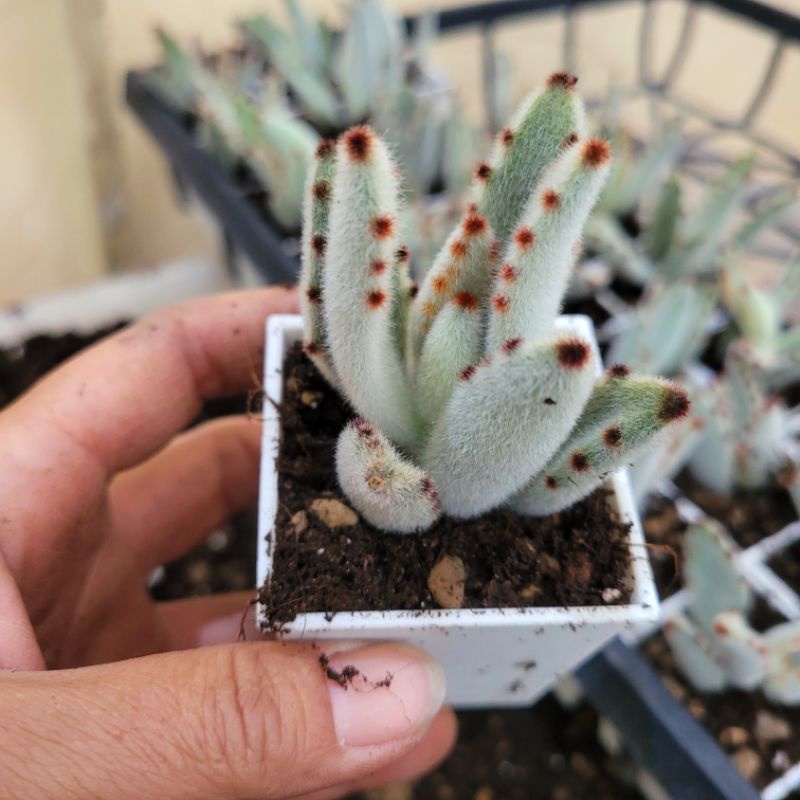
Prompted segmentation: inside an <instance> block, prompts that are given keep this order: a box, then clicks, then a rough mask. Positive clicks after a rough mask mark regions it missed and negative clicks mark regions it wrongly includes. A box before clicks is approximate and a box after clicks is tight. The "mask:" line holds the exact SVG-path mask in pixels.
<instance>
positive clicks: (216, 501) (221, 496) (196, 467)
mask: <svg viewBox="0 0 800 800" xmlns="http://www.w3.org/2000/svg"><path fill="white" fill-rule="evenodd" d="M260 437H261V425H260V424H258V422H257V421H256V420H254V419H249V418H247V417H229V418H226V419H220V420H214V421H213V422H207V423H206V424H204V425H201V426H200V427H199V428H195V429H194V430H191V431H188V432H187V433H184V434H181V435H180V436H179V437H178V438H177V439H175V440H174V441H173V442H172V443H170V444H169V445H168V446H167V447H166V449H164V450H162V451H161V452H160V453H159V454H158V455H156V456H153V458H151V459H149V460H148V461H146V462H145V463H144V464H141V465H140V466H138V467H135V468H134V469H131V470H128V471H127V472H123V473H122V474H120V475H119V476H117V478H116V479H115V480H114V482H113V483H112V485H111V510H112V515H113V520H114V533H115V535H116V536H119V537H120V538H122V539H124V540H125V542H126V543H127V546H128V548H129V549H130V550H132V551H133V552H134V553H135V554H136V555H137V556H138V558H139V561H140V563H141V564H142V568H143V569H144V570H145V571H147V572H149V571H150V570H151V569H153V568H154V567H156V566H158V565H159V564H163V563H165V562H167V561H171V560H172V559H174V558H177V557H178V556H180V555H182V554H183V553H185V552H186V551H187V550H189V549H190V548H191V547H193V546H194V545H195V544H197V543H198V542H201V541H203V539H205V538H206V537H207V536H208V535H209V534H210V533H212V532H213V531H214V530H215V529H216V528H217V527H219V525H220V524H222V523H223V522H225V521H226V520H227V519H228V518H229V517H230V516H231V515H232V514H234V513H236V512H237V511H242V510H243V509H245V508H249V507H251V506H253V505H254V504H255V502H256V499H257V497H258V456H259V451H260Z"/></svg>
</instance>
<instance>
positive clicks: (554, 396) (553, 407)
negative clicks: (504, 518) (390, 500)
mask: <svg viewBox="0 0 800 800" xmlns="http://www.w3.org/2000/svg"><path fill="white" fill-rule="evenodd" d="M595 368H596V364H595V355H594V353H593V352H592V350H591V348H590V347H589V345H588V344H586V343H585V342H583V341H582V340H580V339H578V338H575V337H569V336H560V337H557V338H554V339H539V340H536V341H532V342H521V341H519V340H511V341H509V342H507V343H505V344H504V345H503V346H502V347H501V348H500V349H499V350H498V351H497V352H496V353H494V354H493V355H492V356H491V359H490V360H489V361H488V363H483V364H480V365H478V366H477V367H476V368H475V369H474V371H469V370H468V371H467V372H466V373H465V375H464V378H463V379H462V380H460V381H459V382H458V384H457V385H456V387H455V388H454V390H453V394H452V396H451V398H450V400H449V402H448V404H447V406H446V407H445V409H444V411H443V412H442V415H441V416H440V417H439V419H438V420H437V422H436V424H435V425H434V428H433V430H432V432H431V435H430V438H429V440H428V443H427V445H426V448H425V452H424V454H423V457H422V463H423V465H424V466H425V467H426V469H427V470H428V471H429V472H430V474H431V475H432V476H433V478H434V480H435V481H436V485H437V486H438V488H439V493H440V495H441V499H442V508H443V509H444V510H445V511H446V512H447V513H448V514H450V515H451V516H455V517H473V516H476V515H478V514H481V513H482V512H484V511H487V510H489V509H490V508H493V507H494V506H497V505H499V504H500V503H502V502H503V501H504V500H505V499H507V498H508V497H509V496H510V495H511V494H513V493H514V492H515V491H516V490H517V489H519V488H520V487H521V486H523V485H524V484H525V483H526V482H527V481H528V480H529V479H530V476H531V475H533V474H535V473H536V472H537V471H538V470H539V469H540V468H541V467H542V465H543V464H544V463H545V462H546V461H547V459H548V458H549V457H550V456H551V455H552V453H553V452H554V451H555V449H556V448H557V447H558V445H559V444H560V442H562V441H563V440H564V438H565V437H566V435H567V434H568V433H569V430H570V428H571V427H572V425H573V424H574V420H575V419H576V418H577V416H578V414H579V413H580V410H581V408H583V405H584V403H585V402H586V400H587V399H588V397H589V393H590V392H591V389H592V384H593V383H594V374H595Z"/></svg>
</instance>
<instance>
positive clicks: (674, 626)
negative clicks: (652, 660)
mask: <svg viewBox="0 0 800 800" xmlns="http://www.w3.org/2000/svg"><path fill="white" fill-rule="evenodd" d="M664 637H665V638H666V640H667V642H668V643H669V646H670V649H671V650H672V654H673V656H674V657H675V660H676V661H677V663H678V666H679V667H680V669H681V672H683V674H684V675H685V676H686V677H687V678H688V680H689V681H690V682H691V684H692V685H693V686H694V687H695V688H696V689H697V690H698V691H701V692H721V691H722V690H723V689H724V688H725V687H726V686H727V685H728V678H727V676H726V674H725V671H724V670H723V668H722V666H721V665H720V664H719V663H718V661H717V658H716V653H715V652H714V650H713V647H712V644H711V641H710V640H709V638H708V636H707V635H706V634H705V633H704V632H703V631H702V629H700V628H699V627H698V626H697V625H695V624H694V623H693V622H692V621H691V620H690V619H689V618H688V617H687V616H686V615H685V614H679V615H678V616H676V617H673V618H672V619H671V620H669V621H668V622H667V623H666V624H665V625H664Z"/></svg>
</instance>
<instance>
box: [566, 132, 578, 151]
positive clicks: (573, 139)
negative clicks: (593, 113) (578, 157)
mask: <svg viewBox="0 0 800 800" xmlns="http://www.w3.org/2000/svg"><path fill="white" fill-rule="evenodd" d="M578 139H580V136H578V134H577V133H575V131H573V132H572V133H568V134H567V135H566V136H565V137H564V141H563V142H561V146H562V147H563V148H564V150H568V149H569V148H570V147H572V145H574V144H576V143H577V141H578Z"/></svg>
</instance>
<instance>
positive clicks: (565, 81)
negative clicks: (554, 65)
mask: <svg viewBox="0 0 800 800" xmlns="http://www.w3.org/2000/svg"><path fill="white" fill-rule="evenodd" d="M577 82H578V79H577V78H576V77H575V76H574V75H573V74H572V73H571V72H554V73H553V74H552V75H551V76H550V77H549V78H548V79H547V85H548V86H560V87H561V88H562V89H567V90H570V89H574V88H575V84H576V83H577Z"/></svg>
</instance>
